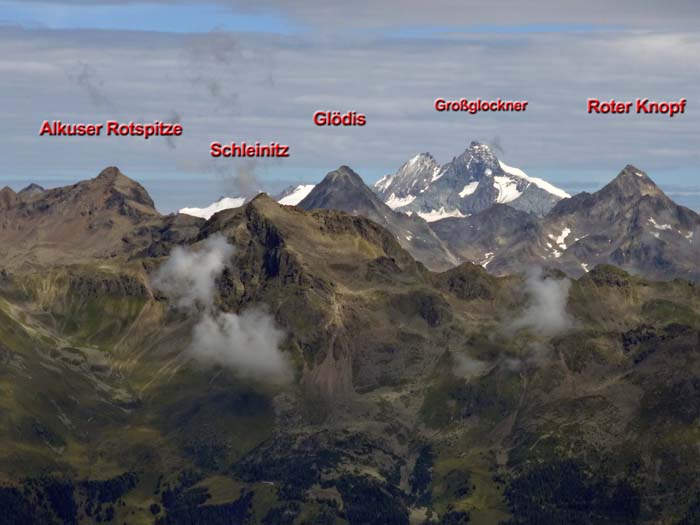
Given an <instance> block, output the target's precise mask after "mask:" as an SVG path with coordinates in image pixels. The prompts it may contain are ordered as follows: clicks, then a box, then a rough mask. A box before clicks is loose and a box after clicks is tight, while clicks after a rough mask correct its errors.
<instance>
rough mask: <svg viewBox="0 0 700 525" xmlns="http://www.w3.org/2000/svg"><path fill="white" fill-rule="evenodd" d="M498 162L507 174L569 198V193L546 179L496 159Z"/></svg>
mask: <svg viewBox="0 0 700 525" xmlns="http://www.w3.org/2000/svg"><path fill="white" fill-rule="evenodd" d="M498 164H500V166H501V169H502V170H503V171H505V172H506V173H508V174H509V175H513V176H514V177H518V178H521V179H525V180H526V181H528V182H530V183H532V184H534V185H535V186H537V187H538V188H540V189H543V190H544V191H546V192H548V193H551V194H552V195H554V196H556V197H559V198H560V199H569V198H571V195H569V194H568V193H566V192H565V191H564V190H561V189H559V188H557V187H556V186H554V185H553V184H550V183H549V182H547V181H546V180H543V179H539V178H537V177H530V176H529V175H527V174H526V173H525V172H524V171H523V170H521V169H519V168H514V167H512V166H508V164H505V163H503V162H501V161H500V160H499V161H498Z"/></svg>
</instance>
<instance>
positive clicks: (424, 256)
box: [298, 166, 457, 270]
mask: <svg viewBox="0 0 700 525" xmlns="http://www.w3.org/2000/svg"><path fill="white" fill-rule="evenodd" d="M298 206H299V207H300V208H303V209H305V210H313V209H318V208H322V209H331V210H340V211H344V212H346V213H349V214H351V215H361V216H364V217H367V218H368V219H370V220H371V221H373V222H375V223H377V224H379V225H380V226H383V227H384V228H386V229H387V230H389V231H390V232H391V233H392V234H393V235H394V236H395V237H396V239H397V240H398V242H399V244H400V245H401V246H402V247H403V248H405V249H406V250H408V251H409V252H411V254H412V255H413V256H414V257H415V258H416V259H417V260H419V261H420V262H422V263H423V264H425V265H426V266H428V267H429V268H431V269H436V270H444V269H447V268H449V267H451V266H454V265H455V264H456V263H457V260H456V259H455V257H454V256H453V255H452V254H451V253H450V252H449V250H447V249H446V248H445V246H444V245H443V244H442V241H440V239H438V238H437V236H436V235H435V233H434V232H433V231H432V230H431V229H430V227H429V226H428V225H427V224H426V223H425V221H423V220H422V219H420V218H418V217H415V216H409V215H406V214H403V213H398V212H395V211H394V210H392V209H391V208H390V207H389V206H388V205H386V204H385V203H383V202H382V201H381V200H380V199H379V197H378V196H377V195H376V194H375V193H374V192H373V191H372V190H371V189H369V187H368V186H367V185H366V184H365V183H364V181H363V180H362V178H361V177H360V176H359V175H358V174H357V173H355V172H354V171H353V170H352V169H350V168H349V167H347V166H341V167H340V168H338V169H337V170H335V171H331V172H330V173H328V174H327V175H326V177H325V178H324V179H323V180H322V181H321V182H320V183H319V184H317V185H316V187H314V189H313V190H311V193H309V195H308V196H307V197H306V198H305V199H303V200H302V201H301V202H300V203H299V205H298Z"/></svg>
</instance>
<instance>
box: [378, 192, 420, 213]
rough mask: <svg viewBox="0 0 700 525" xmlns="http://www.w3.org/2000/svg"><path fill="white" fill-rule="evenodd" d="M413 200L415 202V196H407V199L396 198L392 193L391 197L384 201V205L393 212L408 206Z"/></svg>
mask: <svg viewBox="0 0 700 525" xmlns="http://www.w3.org/2000/svg"><path fill="white" fill-rule="evenodd" d="M414 200H416V196H415V195H409V196H408V197H397V196H396V194H395V193H392V194H391V195H389V198H388V199H387V200H386V202H385V204H386V205H387V206H389V208H391V209H392V210H394V209H396V208H401V207H403V206H408V205H409V204H411V203H412V202H413V201H414Z"/></svg>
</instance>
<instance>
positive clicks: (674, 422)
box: [0, 168, 700, 525]
mask: <svg viewBox="0 0 700 525" xmlns="http://www.w3.org/2000/svg"><path fill="white" fill-rule="evenodd" d="M637 173H640V175H638V174H637ZM632 177H637V178H638V180H637V179H635V178H632ZM328 188H343V190H344V191H346V192H348V193H347V194H340V195H339V194H337V192H335V191H330V192H326V191H325V190H326V189H328ZM317 190H318V191H317ZM350 192H352V193H350ZM601 192H602V193H601ZM601 192H599V193H598V194H592V195H588V196H586V195H584V196H581V197H578V199H577V198H574V199H571V200H569V201H562V202H561V203H560V204H559V205H557V206H555V208H554V209H553V210H552V211H551V212H550V213H549V214H548V215H547V217H546V218H545V219H544V221H542V222H540V221H539V220H531V221H530V222H526V221H524V220H522V219H524V218H525V217H526V216H527V217H530V215H528V214H525V215H522V214H523V213H524V212H521V211H518V210H514V209H513V208H510V207H506V206H504V205H497V206H494V207H492V208H490V209H487V210H486V211H484V212H481V213H483V214H487V215H484V216H483V224H484V225H488V227H489V228H491V229H492V230H493V231H494V232H501V233H499V234H498V235H499V236H500V235H505V233H506V232H507V231H508V230H510V229H512V228H516V226H517V227H519V228H520V231H519V232H517V235H519V236H521V238H522V239H523V240H522V241H521V242H522V243H523V245H524V244H526V241H525V239H531V241H530V242H529V244H531V245H532V244H533V243H535V241H536V240H537V239H542V240H543V242H546V241H544V239H548V238H550V237H549V236H550V235H555V236H556V235H561V232H560V231H559V230H558V228H559V227H560V226H561V227H564V226H565V227H568V228H570V229H571V230H572V232H575V233H574V234H573V235H577V236H578V235H579V232H580V235H581V237H580V239H579V241H576V242H572V239H569V238H568V237H569V236H568V235H567V236H565V237H564V238H563V239H561V242H559V241H558V238H555V239H554V242H555V244H554V245H556V246H557V247H559V249H560V250H561V251H562V256H561V257H560V258H556V257H552V258H551V259H547V261H546V262H553V261H555V260H557V259H564V254H565V251H568V250H569V249H572V248H573V247H575V246H576V245H577V244H576V243H578V242H580V241H581V239H586V238H589V237H594V236H599V235H603V234H602V233H595V228H598V227H599V225H600V224H603V223H602V222H600V221H604V220H608V219H610V217H608V214H612V217H617V218H618V220H619V221H621V224H624V225H625V227H627V228H628V229H629V232H630V233H631V234H633V235H637V236H638V237H637V238H638V239H646V237H645V236H648V237H650V239H649V241H650V242H651V239H654V240H658V241H664V242H667V241H666V239H667V238H669V239H670V238H671V236H675V235H676V232H675V229H676V228H679V229H680V231H681V236H682V237H685V235H687V229H688V227H689V226H691V225H693V224H695V223H693V222H692V221H693V220H694V218H693V216H691V215H688V213H687V212H686V211H684V210H683V209H679V208H675V207H673V206H672V205H671V204H670V203H669V202H668V201H667V200H665V198H664V196H663V195H662V194H661V193H660V192H658V191H657V190H656V189H655V187H654V186H653V185H652V183H650V181H648V179H647V178H646V176H645V175H644V174H643V173H642V172H638V170H636V169H634V168H628V169H626V170H625V171H624V172H623V173H622V174H621V176H620V177H619V178H618V180H616V181H614V182H613V184H612V185H611V186H609V187H606V188H605V189H604V190H601ZM340 197H343V198H344V199H346V200H344V201H337V200H333V199H336V198H340ZM370 197H372V198H370ZM307 199H308V200H307ZM609 201H611V202H614V203H616V205H615V207H614V209H609V210H608V211H607V212H606V211H605V206H606V203H607V202H609ZM0 202H2V204H1V205H0V206H1V207H0V214H1V215H0V217H2V221H3V222H2V224H3V229H2V230H1V232H2V235H3V237H2V246H3V250H2V256H1V257H2V258H1V259H0V389H1V391H2V396H0V417H2V421H3V424H2V425H0V445H1V446H0V473H1V474H2V483H1V484H0V502H1V506H2V508H3V509H4V510H5V513H4V516H5V517H4V518H0V520H1V521H4V522H7V523H42V524H43V523H46V524H52V523H54V524H64V523H71V524H93V523H119V524H123V523H126V524H188V525H196V524H217V523H226V524H231V523H236V524H251V525H253V524H255V525H258V524H259V525H269V524H285V523H286V524H295V525H301V524H322V523H323V524H358V525H359V524H367V523H382V524H384V523H387V524H398V525H404V524H465V523H480V524H499V523H503V524H511V525H516V524H531V523H538V524H561V523H609V524H614V523H619V524H629V523H696V522H697V521H698V519H699V516H700V513H699V510H698V509H700V500H699V499H698V494H699V493H700V482H699V481H698V476H697V471H698V469H699V468H700V451H699V449H698V447H697V441H698V439H699V438H700V436H699V435H698V433H699V432H700V430H698V425H697V422H698V419H699V418H700V394H699V392H700V388H699V387H698V385H700V353H698V349H699V348H700V294H698V290H697V286H696V285H694V284H692V283H691V282H689V281H687V280H682V279H676V280H673V281H665V282H656V281H652V280H648V279H646V278H643V277H640V276H635V275H632V274H630V273H629V272H626V271H624V270H621V269H619V268H617V267H615V266H612V265H608V264H599V265H596V266H593V267H591V268H590V271H588V272H582V274H581V276H580V277H578V278H569V277H567V276H566V275H565V274H564V273H563V272H561V271H560V270H559V269H557V268H551V267H545V268H543V269H540V270H539V271H531V272H529V273H528V274H525V275H511V276H501V277H498V276H495V275H492V274H490V273H488V272H487V271H486V270H484V268H482V267H481V266H479V265H476V264H472V263H464V264H461V265H458V266H454V267H452V268H450V269H449V270H447V271H443V272H433V271H430V270H429V269H427V268H426V266H425V265H424V264H422V263H420V262H417V261H416V260H415V259H414V258H413V257H412V256H411V255H410V254H409V252H408V251H407V250H406V249H405V248H404V246H403V245H402V243H401V242H400V239H398V238H397V236H395V235H394V234H392V233H391V232H389V231H388V230H387V229H386V228H385V227H384V226H383V225H382V224H381V223H380V222H379V221H375V220H370V219H368V218H367V217H364V216H362V214H359V213H348V212H344V211H339V210H334V209H327V208H326V207H325V205H330V204H333V205H334V206H340V205H347V206H348V207H349V208H350V209H351V210H350V211H356V210H359V209H361V208H362V209H365V210H369V209H370V207H372V208H371V209H373V210H374V211H373V213H378V214H380V215H381V214H383V213H386V214H387V217H392V215H390V214H389V213H388V212H386V208H387V207H386V206H385V205H384V204H383V203H381V201H380V202H379V204H381V206H379V205H378V204H377V203H376V197H375V196H374V195H373V194H372V192H370V193H369V195H366V192H365V191H364V189H363V187H362V186H360V185H359V184H358V181H357V176H356V175H355V174H354V173H353V172H352V171H351V170H349V169H348V168H340V169H339V170H336V171H335V172H332V173H331V174H329V176H328V177H326V180H325V181H324V182H323V183H321V184H319V185H318V186H317V188H316V189H314V191H312V192H311V193H310V194H309V195H308V196H307V198H306V199H305V200H304V201H302V204H303V206H302V207H295V206H284V205H280V204H279V203H277V202H275V201H274V200H273V199H271V198H269V197H268V196H266V195H264V194H263V195H259V196H257V197H256V198H254V199H252V200H250V201H249V202H247V203H246V204H244V205H242V206H240V207H237V208H233V209H227V210H223V211H220V212H218V213H215V214H214V215H213V216H212V217H211V218H210V219H209V220H204V219H199V218H195V217H188V216H186V215H167V216H164V215H161V214H160V213H158V212H157V211H156V209H155V208H154V207H153V203H152V201H151V199H150V197H148V194H147V193H146V192H145V190H143V188H142V187H141V186H140V185H139V184H137V183H136V182H134V181H132V180H130V179H128V178H127V177H126V176H125V175H123V174H122V173H121V172H119V171H118V170H117V169H116V168H114V169H108V170H106V171H105V172H103V173H102V174H101V175H100V176H98V177H97V178H95V179H92V180H90V181H85V182H80V183H78V184H75V185H73V186H68V187H64V188H58V189H53V190H45V191H42V192H37V193H36V194H34V195H31V196H26V195H25V196H22V195H19V194H15V193H14V192H11V190H10V191H6V190H3V192H2V201H0ZM567 202H568V203H567ZM581 202H586V203H587V204H586V209H593V212H592V213H588V214H587V215H586V216H585V217H584V214H583V211H582V210H583V209H584V207H583V204H580V205H579V204H577V203H581ZM304 207H308V208H309V209H308V210H307V209H304ZM473 217H474V216H473ZM584 219H585V220H584ZM650 219H653V221H654V223H652V222H651V220H650ZM460 220H461V219H460ZM557 221H559V222H557ZM684 221H685V222H684ZM654 224H655V225H656V226H655V225H654ZM666 225H669V226H670V227H671V229H668V228H666V227H665V226H666ZM451 227H452V226H451V225H449V224H441V225H440V231H449V230H450V229H451ZM586 232H589V233H588V237H585V238H584V237H582V235H585V234H586ZM653 233H658V234H659V238H657V237H656V236H655V235H652V234H653ZM469 236H470V237H469V239H467V240H468V241H469V242H467V240H465V242H464V243H463V244H460V245H459V249H460V250H465V253H467V250H469V249H470V248H469V245H470V244H472V243H473V244H474V245H476V246H483V247H484V249H485V248H486V247H487V243H488V238H487V237H486V236H483V235H480V234H479V233H478V232H470V233H469ZM674 238H675V237H674ZM550 242H551V241H550ZM596 242H598V241H596ZM561 244H566V245H567V248H566V249H564V248H563V247H561V246H560V245H561ZM554 245H553V246H554ZM569 245H571V246H572V248H569ZM545 246H546V244H545ZM587 246H588V245H587ZM598 246H603V243H602V241H601V242H600V244H599V245H596V246H589V248H588V249H599V248H598ZM618 248H619V245H616V246H615V247H610V250H611V253H613V252H615V250H617V249H618ZM523 249H524V248H523ZM623 252H624V250H623ZM495 262H496V260H495V259H494V260H493V262H492V263H490V264H488V265H487V267H490V266H491V264H494V263H495Z"/></svg>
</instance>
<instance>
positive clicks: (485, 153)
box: [374, 142, 568, 222]
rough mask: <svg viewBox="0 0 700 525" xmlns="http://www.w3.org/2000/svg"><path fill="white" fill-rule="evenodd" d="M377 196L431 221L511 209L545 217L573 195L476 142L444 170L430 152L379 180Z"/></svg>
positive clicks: (398, 209)
mask: <svg viewBox="0 0 700 525" xmlns="http://www.w3.org/2000/svg"><path fill="white" fill-rule="evenodd" d="M374 191H375V192H376V193H377V195H378V196H379V197H380V198H381V199H382V200H383V201H384V202H385V203H386V204H388V205H389V206H390V207H391V208H393V209H394V210H397V211H402V212H404V213H414V214H420V215H421V216H422V217H424V218H425V219H426V220H428V221H431V222H432V221H435V220H439V219H443V218H447V217H464V216H467V215H470V214H472V213H477V212H480V211H482V210H485V209H487V208H489V207H491V206H492V205H494V204H505V203H507V204H508V205H509V206H511V207H513V208H516V209H518V210H522V211H525V212H527V213H533V214H535V215H540V216H541V215H544V214H545V213H547V212H548V211H549V210H550V209H551V208H552V206H554V205H555V204H556V203H557V202H558V201H560V200H561V199H562V198H566V197H568V195H567V194H566V193H565V192H564V191H562V190H560V189H559V188H556V187H554V186H553V185H551V184H549V183H547V182H546V181H543V180H541V179H537V178H533V177H528V176H527V175H526V174H525V173H524V172H523V171H522V170H520V169H517V168H513V167H510V166H508V165H506V164H504V163H503V162H501V161H500V160H499V159H498V158H497V157H496V155H495V154H494V153H493V151H492V150H491V148H489V146H488V145H486V144H482V143H479V142H472V143H470V144H469V146H468V147H467V148H466V149H465V151H464V152H462V153H461V154H460V155H458V156H456V157H454V158H453V159H452V160H451V161H450V162H448V163H447V164H444V165H443V166H440V165H439V164H438V163H437V161H436V160H435V159H434V158H433V156H432V155H430V154H429V153H421V154H419V155H416V156H415V157H413V158H411V159H409V160H408V161H407V162H406V163H405V164H404V165H403V166H401V168H400V169H399V171H398V172H396V173H394V174H392V175H387V176H385V177H383V178H382V179H380V180H379V181H377V183H376V184H375V185H374Z"/></svg>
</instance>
